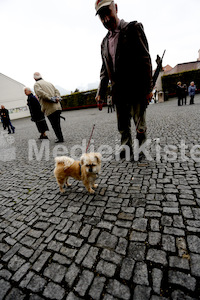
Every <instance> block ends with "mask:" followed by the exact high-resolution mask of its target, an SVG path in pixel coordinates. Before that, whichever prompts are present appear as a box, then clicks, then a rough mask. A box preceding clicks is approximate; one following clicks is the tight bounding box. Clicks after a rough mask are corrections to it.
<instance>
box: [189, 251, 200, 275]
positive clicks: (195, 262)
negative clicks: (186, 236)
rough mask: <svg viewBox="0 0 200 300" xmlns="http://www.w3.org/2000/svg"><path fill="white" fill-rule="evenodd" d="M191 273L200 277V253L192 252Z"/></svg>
mask: <svg viewBox="0 0 200 300" xmlns="http://www.w3.org/2000/svg"><path fill="white" fill-rule="evenodd" d="M190 259H191V263H190V264H191V274H192V275H194V276H198V277H200V268H199V266H200V255H198V254H194V253H191V254H190Z"/></svg>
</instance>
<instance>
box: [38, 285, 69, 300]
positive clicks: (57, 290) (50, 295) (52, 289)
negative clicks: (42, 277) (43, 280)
mask: <svg viewBox="0 0 200 300" xmlns="http://www.w3.org/2000/svg"><path fill="white" fill-rule="evenodd" d="M64 294H65V289H63V288H62V287H61V286H60V285H58V284H55V283H53V282H50V283H48V285H47V286H46V288H45V290H44V292H43V295H44V296H45V297H46V298H47V299H56V300H57V299H58V300H61V299H63V297H64Z"/></svg>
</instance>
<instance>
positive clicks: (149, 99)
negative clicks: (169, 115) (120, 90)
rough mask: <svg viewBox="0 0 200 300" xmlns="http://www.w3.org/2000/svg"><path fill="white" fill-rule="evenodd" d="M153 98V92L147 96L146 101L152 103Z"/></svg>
mask: <svg viewBox="0 0 200 300" xmlns="http://www.w3.org/2000/svg"><path fill="white" fill-rule="evenodd" d="M152 97H153V93H152V92H151V93H149V94H148V95H146V99H147V101H148V103H149V102H151V98H152Z"/></svg>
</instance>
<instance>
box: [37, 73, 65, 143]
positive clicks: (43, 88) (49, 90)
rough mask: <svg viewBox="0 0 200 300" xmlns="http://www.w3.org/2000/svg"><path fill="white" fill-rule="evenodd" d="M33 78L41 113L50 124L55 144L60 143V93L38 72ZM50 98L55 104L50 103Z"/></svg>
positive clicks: (61, 136) (61, 140) (62, 140)
mask: <svg viewBox="0 0 200 300" xmlns="http://www.w3.org/2000/svg"><path fill="white" fill-rule="evenodd" d="M33 77H34V79H35V81H36V83H35V85H34V91H35V94H36V95H37V97H38V99H39V102H40V105H41V111H42V112H43V113H44V114H45V115H46V116H47V117H48V119H49V121H50V123H51V126H52V128H53V130H54V132H55V135H56V137H57V140H56V143H62V142H64V139H63V135H62V131H61V126H60V114H61V111H62V107H61V105H60V101H59V98H60V93H59V91H58V90H57V89H56V88H55V87H54V86H53V84H51V83H50V82H47V81H45V80H43V79H42V76H41V74H40V73H39V72H35V73H34V75H33ZM52 98H54V101H55V102H53V101H52Z"/></svg>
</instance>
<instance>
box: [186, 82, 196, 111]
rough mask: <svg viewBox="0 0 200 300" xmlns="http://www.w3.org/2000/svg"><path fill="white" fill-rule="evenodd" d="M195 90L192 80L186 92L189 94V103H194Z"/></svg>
mask: <svg viewBox="0 0 200 300" xmlns="http://www.w3.org/2000/svg"><path fill="white" fill-rule="evenodd" d="M196 90H197V88H196V85H195V84H194V81H192V82H191V83H190V86H189V88H188V93H189V96H190V105H191V104H194V96H195V92H196Z"/></svg>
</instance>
